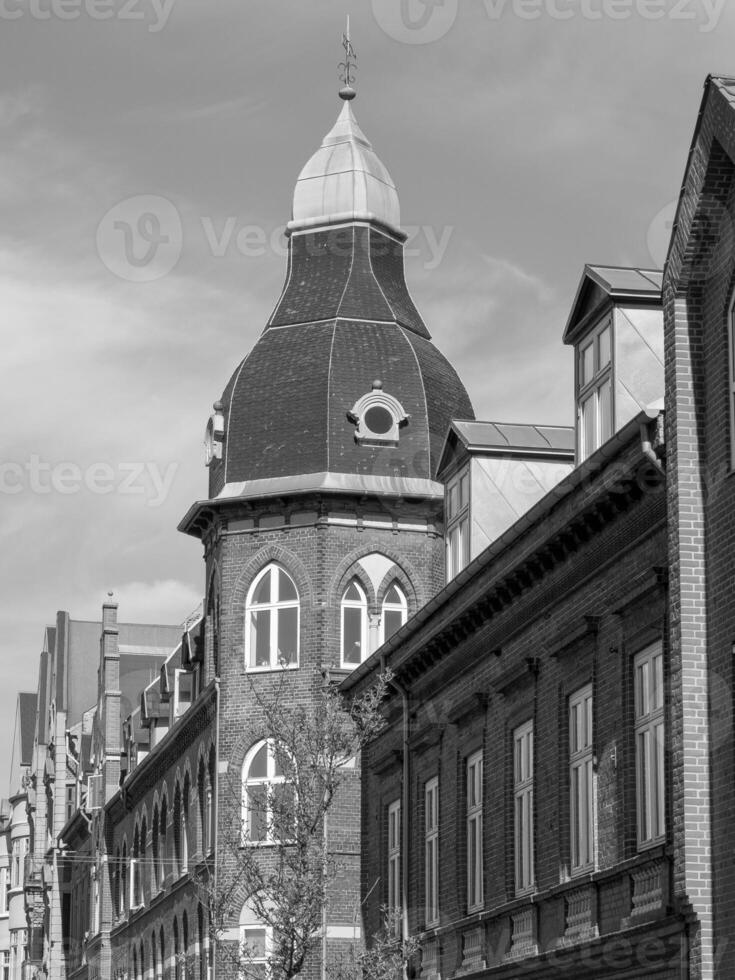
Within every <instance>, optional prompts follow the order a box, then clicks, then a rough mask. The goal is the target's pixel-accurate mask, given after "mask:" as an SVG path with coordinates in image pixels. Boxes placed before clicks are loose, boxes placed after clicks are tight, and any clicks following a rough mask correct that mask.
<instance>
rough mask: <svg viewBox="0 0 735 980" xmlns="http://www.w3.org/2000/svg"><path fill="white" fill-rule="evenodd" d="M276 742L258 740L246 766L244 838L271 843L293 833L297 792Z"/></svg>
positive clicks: (249, 754) (244, 766)
mask: <svg viewBox="0 0 735 980" xmlns="http://www.w3.org/2000/svg"><path fill="white" fill-rule="evenodd" d="M280 755H281V753H280V752H277V751H276V750H275V747H274V743H273V742H272V741H270V740H268V741H267V742H258V743H257V744H256V745H254V746H253V747H252V748H251V749H250V751H249V752H248V754H247V755H246V756H245V762H244V764H243V768H242V788H243V793H242V823H243V841H244V842H245V843H248V844H268V843H272V842H273V841H277V840H288V839H289V838H290V837H292V836H293V822H294V793H293V787H292V786H291V785H289V784H288V783H287V782H286V778H285V775H284V772H283V765H282V761H281V759H280V758H279V757H280Z"/></svg>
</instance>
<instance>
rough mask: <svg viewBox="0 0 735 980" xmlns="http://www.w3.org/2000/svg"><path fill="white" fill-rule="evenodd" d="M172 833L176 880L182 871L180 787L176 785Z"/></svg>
mask: <svg viewBox="0 0 735 980" xmlns="http://www.w3.org/2000/svg"><path fill="white" fill-rule="evenodd" d="M173 823H174V826H173V832H174V875H175V876H176V877H177V878H178V877H179V875H180V874H181V871H182V864H181V827H182V816H181V787H180V786H179V785H178V784H177V786H176V790H175V792H174V814H173Z"/></svg>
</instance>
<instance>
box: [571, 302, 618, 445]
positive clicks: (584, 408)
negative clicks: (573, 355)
mask: <svg viewBox="0 0 735 980" xmlns="http://www.w3.org/2000/svg"><path fill="white" fill-rule="evenodd" d="M577 412H578V419H579V423H578V433H577V440H578V444H579V457H580V460H582V459H586V458H587V457H588V456H591V455H592V453H593V452H595V450H596V449H599V448H600V446H601V445H602V444H603V443H604V442H607V440H608V439H609V438H610V436H611V435H612V433H613V401H612V326H611V320H610V318H609V317H608V318H607V319H606V320H604V321H603V323H602V324H601V325H600V326H599V327H598V328H597V329H596V330H594V331H592V333H591V334H590V335H589V336H587V337H585V339H584V340H583V341H582V342H581V343H580V345H579V348H578V354H577Z"/></svg>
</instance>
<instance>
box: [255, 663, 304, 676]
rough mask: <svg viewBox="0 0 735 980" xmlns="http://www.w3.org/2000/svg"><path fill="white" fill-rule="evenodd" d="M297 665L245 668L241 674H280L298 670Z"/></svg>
mask: <svg viewBox="0 0 735 980" xmlns="http://www.w3.org/2000/svg"><path fill="white" fill-rule="evenodd" d="M298 669H299V665H298V664H283V665H281V664H278V666H277V667H271V666H268V667H245V668H244V669H243V674H280V673H282V672H283V671H284V670H298Z"/></svg>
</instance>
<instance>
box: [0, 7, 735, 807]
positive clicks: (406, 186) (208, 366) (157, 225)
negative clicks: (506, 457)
mask: <svg viewBox="0 0 735 980" xmlns="http://www.w3.org/2000/svg"><path fill="white" fill-rule="evenodd" d="M734 6H735V5H732V4H730V6H729V9H726V7H725V2H724V0H462V2H460V0H359V2H358V0H247V2H243V0H0V339H1V341H2V360H1V361H0V364H1V365H2V367H1V371H2V376H1V382H2V383H0V418H1V419H2V423H1V428H0V436H1V438H0V548H1V549H2V562H1V564H0V576H1V583H0V590H1V591H0V739H2V743H1V744H2V749H0V793H2V794H4V793H5V790H4V787H5V786H7V785H9V766H10V755H11V742H12V732H13V723H14V718H15V700H16V693H17V691H18V690H35V687H36V682H37V670H38V657H39V653H40V650H41V645H42V641H43V630H44V626H45V625H46V624H49V623H52V622H53V620H54V618H55V614H56V610H58V609H65V610H67V611H69V613H70V614H71V616H72V617H73V618H77V619H97V618H98V617H99V615H100V610H101V604H102V601H103V599H104V597H105V595H106V594H107V593H108V592H112V593H113V594H114V596H115V598H116V600H117V601H118V603H119V617H120V620H121V621H140V622H170V623H177V622H180V621H182V620H183V619H184V618H185V617H186V616H187V615H188V614H189V613H190V612H191V611H192V610H193V609H194V608H195V606H196V605H197V603H198V601H199V599H200V596H201V592H202V589H203V563H202V555H201V546H200V544H199V542H198V541H196V540H195V539H192V538H188V537H185V536H184V535H182V534H180V533H179V532H178V531H177V530H176V526H177V524H178V522H179V520H180V519H181V518H182V517H183V515H184V514H185V512H186V511H187V509H188V507H189V506H190V504H191V503H192V502H194V501H195V500H197V499H202V498H204V497H205V496H206V484H207V480H206V475H207V472H206V469H205V467H204V458H203V450H202V440H203V433H204V426H205V424H206V421H207V418H208V416H209V414H210V412H211V406H212V402H213V401H214V400H215V399H217V398H218V397H219V395H220V393H221V391H222V389H223V387H224V385H225V383H226V382H227V380H228V378H229V376H230V374H231V373H232V371H233V370H234V368H235V367H236V366H237V364H238V362H239V361H240V360H241V359H242V357H243V356H244V355H245V354H246V353H247V352H248V351H249V350H250V348H251V347H252V346H253V344H254V343H255V341H256V340H257V338H258V335H259V334H260V332H261V331H262V329H263V327H264V325H265V323H266V320H267V318H268V316H269V314H270V312H271V310H272V308H273V306H274V304H275V302H276V300H277V298H278V295H279V292H280V289H281V285H282V282H283V276H284V270H285V248H284V239H283V235H282V229H283V226H284V225H285V223H286V222H287V221H288V220H289V218H290V208H291V198H292V193H293V187H294V183H295V180H296V177H297V176H298V173H299V171H300V169H301V167H302V166H303V164H304V163H305V162H306V160H307V159H308V158H309V157H310V156H311V154H312V153H313V152H314V150H315V149H316V148H317V146H318V145H319V143H320V142H321V139H322V137H323V136H324V134H325V133H326V132H327V131H328V130H329V129H330V128H331V126H332V124H333V122H334V119H335V118H336V115H337V113H338V111H339V109H340V106H341V103H340V102H339V100H338V98H337V91H338V89H339V85H340V83H339V80H338V77H337V64H338V63H339V62H340V61H341V60H342V55H343V52H342V48H341V46H340V41H341V35H342V31H343V29H344V22H345V16H346V15H347V14H349V15H350V23H351V35H352V41H353V44H354V47H355V50H356V52H357V55H358V72H357V81H356V88H357V91H358V97H357V100H356V102H355V103H353V108H354V111H355V114H356V116H357V119H358V121H359V123H360V126H361V128H362V129H363V131H364V132H365V134H366V135H367V136H368V138H369V139H370V140H371V142H372V144H373V146H374V148H375V150H376V151H377V153H378V155H379V156H380V157H381V159H382V160H383V162H384V163H385V165H386V166H387V167H388V169H389V171H390V173H391V175H392V177H393V179H394V181H395V183H396V185H397V187H398V191H399V194H400V199H401V214H402V224H403V226H404V228H405V229H406V230H407V231H409V236H410V237H409V242H408V253H407V261H406V268H407V278H408V283H409V287H410V289H411V292H412V294H413V297H414V299H415V301H416V303H417V305H418V307H419V309H420V311H421V312H422V314H423V316H424V319H425V321H426V323H427V325H428V327H429V330H430V331H431V333H432V335H433V338H434V341H435V343H436V344H437V346H438V347H439V348H440V349H441V350H442V351H443V352H444V353H445V354H446V355H447V356H448V357H449V359H450V360H451V361H452V362H453V364H454V365H455V367H456V368H457V370H458V372H459V374H460V376H461V377H462V378H463V380H464V382H465V384H466V386H467V388H468V391H469V393H470V396H471V398H472V400H473V403H474V406H475V410H476V414H477V416H478V418H485V419H490V420H492V421H499V422H535V423H545V424H572V422H573V365H572V357H571V351H570V349H569V348H567V347H565V346H563V345H562V343H561V337H562V333H563V329H564V325H565V322H566V318H567V315H568V313H569V310H570V308H571V303H572V300H573V298H574V294H575V291H576V288H577V285H578V282H579V279H580V276H581V273H582V269H583V266H584V264H585V262H590V263H609V264H620V265H635V266H640V267H647V268H656V267H660V266H661V264H662V263H663V261H664V258H665V254H666V246H667V242H668V234H669V230H670V221H671V217H672V213H673V207H674V202H675V201H676V197H677V194H678V190H679V187H680V186H681V182H682V178H683V174H684V167H685V163H686V157H687V152H688V149H689V145H690V142H691V138H692V133H693V129H694V125H695V120H696V114H697V110H698V107H699V103H700V99H701V95H702V86H703V83H704V79H705V77H706V76H707V74H708V73H715V74H728V72H729V73H732V74H735V54H733V52H732V37H733V27H734V26H735V25H734V24H733V21H734V20H735V10H733V7H734ZM284 395H285V393H284ZM3 749H4V751H3Z"/></svg>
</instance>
